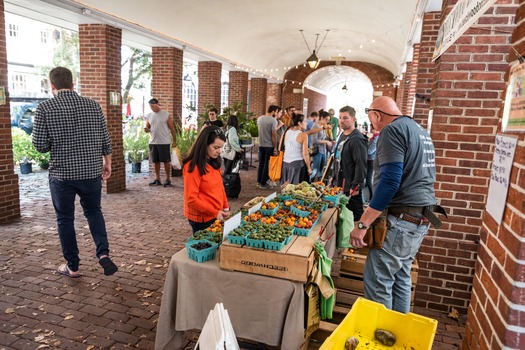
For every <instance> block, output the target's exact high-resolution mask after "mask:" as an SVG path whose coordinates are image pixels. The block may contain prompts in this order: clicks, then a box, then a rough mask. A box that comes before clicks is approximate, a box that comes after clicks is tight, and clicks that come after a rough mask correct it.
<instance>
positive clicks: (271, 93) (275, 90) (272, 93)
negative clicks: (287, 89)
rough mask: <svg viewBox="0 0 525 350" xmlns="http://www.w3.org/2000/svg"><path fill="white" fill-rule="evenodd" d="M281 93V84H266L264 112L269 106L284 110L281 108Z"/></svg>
mask: <svg viewBox="0 0 525 350" xmlns="http://www.w3.org/2000/svg"><path fill="white" fill-rule="evenodd" d="M282 92H283V84H276V83H269V84H268V87H267V89H266V110H268V107H270V106H271V105H274V106H281V107H282V108H286V107H284V106H282Z"/></svg>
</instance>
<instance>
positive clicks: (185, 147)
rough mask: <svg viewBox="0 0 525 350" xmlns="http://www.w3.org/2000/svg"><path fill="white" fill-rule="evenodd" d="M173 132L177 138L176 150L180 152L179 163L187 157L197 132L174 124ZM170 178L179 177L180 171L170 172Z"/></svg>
mask: <svg viewBox="0 0 525 350" xmlns="http://www.w3.org/2000/svg"><path fill="white" fill-rule="evenodd" d="M175 132H176V136H177V148H178V149H179V152H180V159H179V160H180V161H181V165H182V159H184V157H186V155H188V153H189V151H190V148H191V146H192V145H193V143H194V142H195V140H196V139H197V135H198V132H197V130H196V129H185V128H183V127H182V126H180V125H178V124H175ZM171 173H172V176H181V175H182V170H174V169H173V170H172V172H171Z"/></svg>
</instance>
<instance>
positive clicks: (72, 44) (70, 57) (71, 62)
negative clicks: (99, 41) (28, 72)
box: [38, 29, 80, 85]
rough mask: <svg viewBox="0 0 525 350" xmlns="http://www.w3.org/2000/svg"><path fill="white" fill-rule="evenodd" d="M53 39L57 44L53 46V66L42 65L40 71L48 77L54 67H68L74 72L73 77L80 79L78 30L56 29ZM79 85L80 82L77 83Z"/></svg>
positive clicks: (43, 76) (44, 76) (43, 75)
mask: <svg viewBox="0 0 525 350" xmlns="http://www.w3.org/2000/svg"><path fill="white" fill-rule="evenodd" d="M53 39H54V41H55V43H56V45H55V46H54V48H53V58H52V60H53V62H52V63H53V66H52V67H50V66H40V67H38V68H39V71H40V75H41V77H42V78H45V79H47V77H48V76H49V71H51V69H53V68H54V67H66V68H68V69H69V70H71V72H72V73H73V79H76V82H78V79H80V49H79V37H78V33H77V32H72V31H69V30H65V29H62V30H61V31H58V30H57V29H55V31H54V33H53ZM75 85H78V84H75Z"/></svg>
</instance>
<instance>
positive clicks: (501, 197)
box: [487, 135, 518, 225]
mask: <svg viewBox="0 0 525 350" xmlns="http://www.w3.org/2000/svg"><path fill="white" fill-rule="evenodd" d="M517 141H518V139H517V138H515V137H509V136H503V135H496V148H495V149H494V160H493V161H492V171H491V174H490V184H489V194H488V198H487V212H488V213H489V214H490V215H491V216H492V217H493V218H494V220H496V222H497V223H498V224H499V225H501V220H502V219H503V211H504V209H505V204H506V201H507V193H508V190H509V185H510V184H509V178H510V172H511V170H512V163H513V160H514V152H515V151H516V143H517Z"/></svg>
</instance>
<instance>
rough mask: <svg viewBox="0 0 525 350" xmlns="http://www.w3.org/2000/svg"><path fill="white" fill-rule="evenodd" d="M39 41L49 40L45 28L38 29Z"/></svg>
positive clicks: (44, 42)
mask: <svg viewBox="0 0 525 350" xmlns="http://www.w3.org/2000/svg"><path fill="white" fill-rule="evenodd" d="M40 42H41V43H42V44H47V43H48V42H49V32H48V31H47V30H42V31H40Z"/></svg>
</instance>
